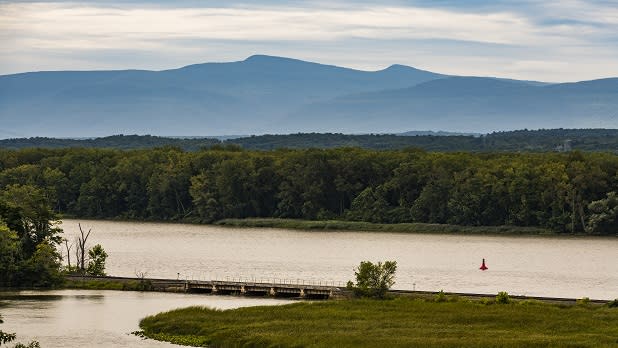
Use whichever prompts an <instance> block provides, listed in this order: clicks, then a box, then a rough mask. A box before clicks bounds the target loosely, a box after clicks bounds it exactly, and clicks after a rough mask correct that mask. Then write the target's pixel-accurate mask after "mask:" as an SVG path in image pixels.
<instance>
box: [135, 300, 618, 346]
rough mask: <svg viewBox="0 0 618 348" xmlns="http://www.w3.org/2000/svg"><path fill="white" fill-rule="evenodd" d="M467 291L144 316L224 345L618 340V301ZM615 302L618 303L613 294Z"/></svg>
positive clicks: (157, 326) (159, 331)
mask: <svg viewBox="0 0 618 348" xmlns="http://www.w3.org/2000/svg"><path fill="white" fill-rule="evenodd" d="M498 302H499V301H494V300H489V299H485V300H480V301H471V300H468V299H463V298H459V297H449V296H436V297H434V298H432V299H421V298H403V297H400V298H396V299H392V300H385V301H375V300H342V301H327V302H317V303H316V302H311V303H307V302H302V303H295V304H291V305H285V306H265V307H253V308H240V309H235V310H227V311H219V310H213V309H208V308H203V307H190V308H184V309H178V310H173V311H170V312H165V313H160V314H157V315H154V316H150V317H147V318H144V319H143V320H142V321H141V322H140V327H141V329H142V330H143V333H144V335H145V336H146V337H149V338H153V339H157V340H162V341H168V342H173V343H176V344H183V345H191V346H205V345H208V346H218V347H238V346H251V347H271V346H284V347H293V346H300V347H379V346H383V347H496V346H502V347H519V346H527V347H530V346H543V347H547V346H549V347H568V346H577V347H603V346H614V345H616V343H618V326H616V325H615V323H616V322H618V308H616V307H610V306H609V305H605V306H591V305H589V304H587V303H585V301H582V302H580V304H578V305H575V306H572V305H571V306H564V305H554V304H546V303H540V302H537V301H512V300H509V301H503V302H508V303H504V304H499V303H498ZM612 303H613V305H614V306H615V305H616V303H615V302H612Z"/></svg>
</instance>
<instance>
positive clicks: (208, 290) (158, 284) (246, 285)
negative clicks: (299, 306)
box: [66, 275, 609, 305]
mask: <svg viewBox="0 0 618 348" xmlns="http://www.w3.org/2000/svg"><path fill="white" fill-rule="evenodd" d="M66 278H67V279H68V280H71V281H84V282H86V281H111V282H117V283H130V282H148V284H149V285H150V286H151V287H152V288H151V289H152V290H153V291H169V292H187V293H203V294H213V295H244V296H273V297H288V298H306V299H328V298H333V297H341V296H347V295H348V294H349V293H350V292H349V291H348V290H346V288H345V287H343V286H341V285H342V284H337V285H335V284H334V282H323V283H321V282H317V283H315V282H314V283H304V282H302V281H299V280H297V281H296V283H293V282H290V281H283V280H277V279H273V280H272V281H270V282H268V281H252V280H250V279H245V280H243V279H238V280H229V279H228V280H189V279H163V278H132V277H112V276H105V277H93V276H79V275H72V276H67V277H66ZM328 284H331V285H328ZM389 293H390V294H392V295H395V296H415V297H425V298H431V297H433V296H435V295H437V294H438V292H433V291H416V290H389ZM444 295H446V296H458V297H463V298H470V299H482V298H488V299H490V298H495V297H496V295H495V294H474V293H458V292H445V293H444ZM509 297H510V298H511V299H515V300H535V301H542V302H551V303H562V304H576V303H577V301H578V299H575V298H563V297H544V296H518V295H509ZM587 302H589V303H591V304H598V305H602V304H606V303H608V302H609V301H608V300H597V299H589V300H587Z"/></svg>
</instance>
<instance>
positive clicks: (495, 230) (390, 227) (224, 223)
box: [60, 216, 618, 238]
mask: <svg viewBox="0 0 618 348" xmlns="http://www.w3.org/2000/svg"><path fill="white" fill-rule="evenodd" d="M64 220H84V221H88V220H90V221H109V222H129V223H159V224H187V225H195V226H210V227H225V228H275V229H290V230H298V231H322V232H378V233H379V232H385V233H409V234H444V235H477V236H504V237H517V236H528V237H535V236H536V237H549V238H553V237H558V238H565V237H567V238H571V237H574V238H579V237H592V238H615V237H618V233H616V234H609V235H603V234H586V233H557V232H553V231H551V230H548V229H545V228H541V227H524V226H462V225H448V224H429V223H397V224H382V223H372V222H362V221H346V220H302V219H280V218H244V219H221V220H218V221H215V222H213V223H210V224H205V223H199V222H196V221H194V220H191V219H184V220H154V219H152V220H151V219H127V218H93V217H76V216H62V217H61V218H60V221H64Z"/></svg>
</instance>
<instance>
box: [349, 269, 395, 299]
mask: <svg viewBox="0 0 618 348" xmlns="http://www.w3.org/2000/svg"><path fill="white" fill-rule="evenodd" d="M396 271H397V261H385V262H384V263H382V262H377V263H372V262H371V261H361V263H360V265H359V266H358V268H357V269H356V270H355V271H354V276H355V277H356V283H355V284H352V283H351V282H348V288H350V289H351V290H353V291H354V293H355V294H356V295H358V296H364V297H373V298H384V296H385V295H386V292H387V291H388V290H389V289H390V288H391V286H393V284H395V272H396Z"/></svg>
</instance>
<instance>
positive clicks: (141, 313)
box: [0, 290, 290, 348]
mask: <svg viewBox="0 0 618 348" xmlns="http://www.w3.org/2000/svg"><path fill="white" fill-rule="evenodd" d="M289 302H290V301H284V300H275V299H254V298H242V297H232V296H204V295H201V296H199V295H186V294H173V293H153V292H145V293H140V292H129V291H126V292H124V291H101V290H60V291H22V292H19V293H17V292H15V293H6V292H5V293H0V313H2V316H3V318H4V321H5V324H2V325H1V326H0V327H1V328H2V330H3V331H6V332H16V333H17V335H18V337H17V338H18V341H19V342H22V343H26V342H29V341H30V340H38V341H39V342H40V343H41V346H42V347H45V348H63V347H113V348H115V347H175V345H172V344H169V343H162V342H157V341H153V340H142V339H141V338H138V337H136V336H133V335H130V334H129V333H130V332H131V331H135V330H139V326H138V323H139V320H140V319H141V318H143V317H145V316H147V315H151V314H156V313H158V312H162V311H167V310H170V309H174V308H178V307H187V306H194V305H199V306H209V307H215V308H220V309H229V308H238V307H245V306H256V305H275V304H283V303H289Z"/></svg>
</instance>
